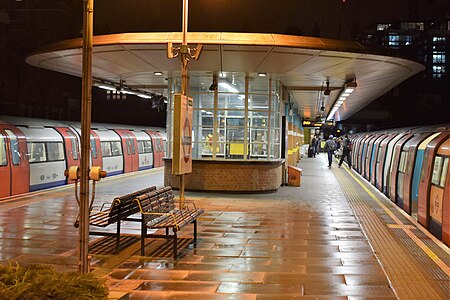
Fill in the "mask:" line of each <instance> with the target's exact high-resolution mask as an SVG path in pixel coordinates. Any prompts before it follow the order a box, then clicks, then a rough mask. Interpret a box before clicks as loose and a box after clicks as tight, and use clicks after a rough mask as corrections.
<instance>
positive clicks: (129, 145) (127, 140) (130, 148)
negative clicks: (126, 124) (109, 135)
mask: <svg viewBox="0 0 450 300" xmlns="http://www.w3.org/2000/svg"><path fill="white" fill-rule="evenodd" d="M124 136H125V143H126V145H127V154H128V155H130V154H135V153H136V149H135V148H134V143H133V137H132V136H131V134H129V133H128V132H125V133H124Z"/></svg>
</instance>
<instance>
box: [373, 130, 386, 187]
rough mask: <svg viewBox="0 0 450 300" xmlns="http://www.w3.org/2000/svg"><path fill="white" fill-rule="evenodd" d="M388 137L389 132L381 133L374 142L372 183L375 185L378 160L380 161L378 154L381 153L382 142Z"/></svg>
mask: <svg viewBox="0 0 450 300" xmlns="http://www.w3.org/2000/svg"><path fill="white" fill-rule="evenodd" d="M387 137H388V135H387V134H381V135H380V136H379V137H378V138H377V139H376V140H375V142H374V144H373V147H374V152H373V156H372V163H371V164H372V166H371V168H370V183H372V184H373V185H376V181H377V174H378V173H377V161H378V155H379V153H380V148H381V143H382V142H383V141H384V140H385V139H386V138H387Z"/></svg>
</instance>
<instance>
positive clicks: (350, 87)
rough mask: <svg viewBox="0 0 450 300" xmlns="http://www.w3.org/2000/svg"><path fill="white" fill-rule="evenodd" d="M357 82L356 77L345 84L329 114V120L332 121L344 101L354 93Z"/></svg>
mask: <svg viewBox="0 0 450 300" xmlns="http://www.w3.org/2000/svg"><path fill="white" fill-rule="evenodd" d="M356 86H357V84H356V79H354V80H352V81H350V82H347V83H346V84H345V85H344V89H343V90H342V91H341V93H340V94H339V96H338V97H337V98H336V99H338V100H336V101H335V102H334V104H333V106H332V108H331V110H330V112H329V114H328V117H327V121H331V120H332V119H333V118H334V114H335V113H336V112H337V111H338V110H339V108H340V107H341V106H342V105H343V104H344V101H345V100H347V98H348V97H350V95H351V94H352V93H353V91H354V90H355V88H356Z"/></svg>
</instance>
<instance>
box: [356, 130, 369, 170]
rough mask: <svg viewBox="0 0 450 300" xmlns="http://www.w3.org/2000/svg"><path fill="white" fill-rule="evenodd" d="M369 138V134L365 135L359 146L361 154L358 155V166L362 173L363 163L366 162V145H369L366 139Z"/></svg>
mask: <svg viewBox="0 0 450 300" xmlns="http://www.w3.org/2000/svg"><path fill="white" fill-rule="evenodd" d="M368 138H369V137H368V136H365V137H364V138H363V139H362V140H361V143H360V146H359V147H360V148H359V151H358V152H359V155H358V168H357V172H358V173H359V174H361V172H362V170H363V164H364V162H365V160H364V158H365V156H366V147H367V143H366V141H367V139H368Z"/></svg>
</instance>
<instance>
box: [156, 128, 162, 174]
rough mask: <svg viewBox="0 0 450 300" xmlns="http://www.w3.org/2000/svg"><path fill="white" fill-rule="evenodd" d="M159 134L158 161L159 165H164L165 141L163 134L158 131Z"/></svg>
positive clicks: (157, 134)
mask: <svg viewBox="0 0 450 300" xmlns="http://www.w3.org/2000/svg"><path fill="white" fill-rule="evenodd" d="M156 136H157V139H156V141H157V144H158V161H157V165H158V167H162V166H163V157H164V143H163V139H162V136H161V135H160V134H159V133H156Z"/></svg>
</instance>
